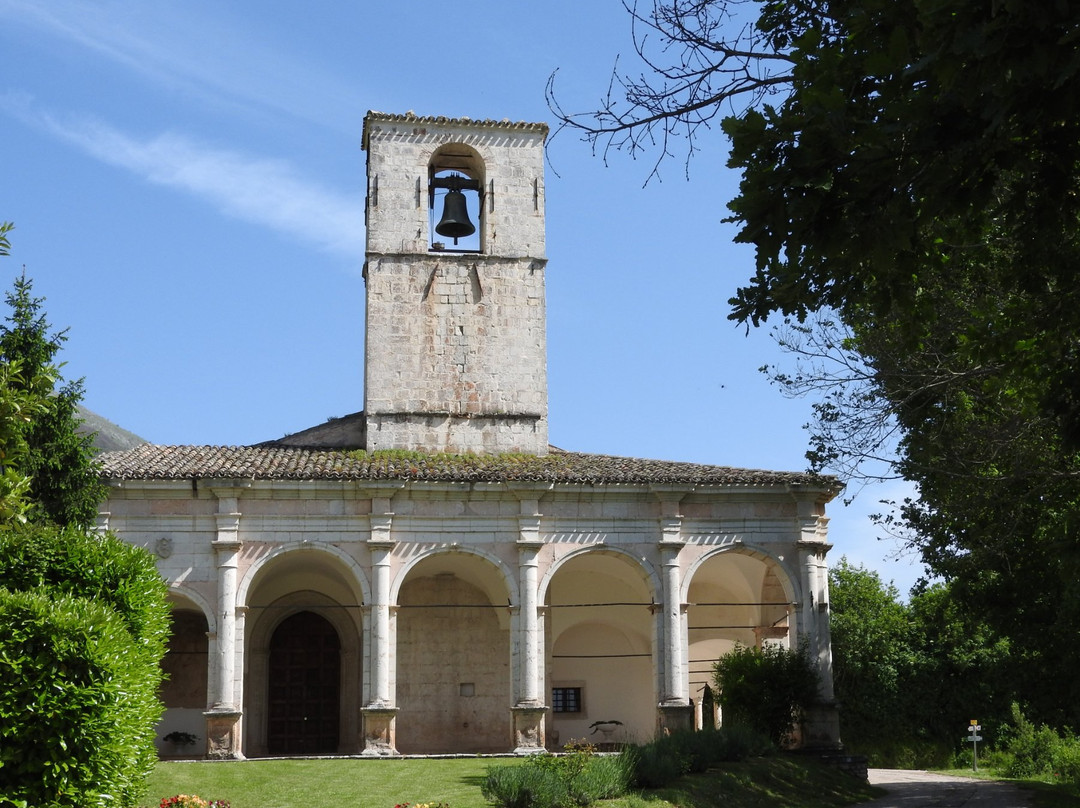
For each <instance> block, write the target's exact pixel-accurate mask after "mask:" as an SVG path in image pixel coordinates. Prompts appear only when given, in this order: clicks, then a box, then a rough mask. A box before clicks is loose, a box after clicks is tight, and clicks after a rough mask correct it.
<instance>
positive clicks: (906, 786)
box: [861, 769, 1031, 808]
mask: <svg viewBox="0 0 1080 808" xmlns="http://www.w3.org/2000/svg"><path fill="white" fill-rule="evenodd" d="M869 775H870V782H871V784H873V785H875V786H880V787H881V788H884V789H887V790H888V792H889V793H888V795H887V796H885V797H881V798H880V799H876V800H872V801H871V802H864V803H861V805H862V806H865V807H869V808H1031V801H1030V800H1029V799H1028V797H1027V795H1026V794H1025V793H1024V792H1023V791H1021V790H1020V789H1018V788H1016V787H1015V786H1012V785H1009V784H1007V783H998V782H994V781H993V780H973V779H969V778H966V777H949V776H948V775H944V774H935V773H933V772H923V771H904V770H899V769H870V771H869Z"/></svg>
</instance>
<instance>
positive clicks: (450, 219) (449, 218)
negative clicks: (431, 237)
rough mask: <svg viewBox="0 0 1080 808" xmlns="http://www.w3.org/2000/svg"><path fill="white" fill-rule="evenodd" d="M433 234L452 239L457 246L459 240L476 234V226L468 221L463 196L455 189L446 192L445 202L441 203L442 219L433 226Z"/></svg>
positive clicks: (467, 212)
mask: <svg viewBox="0 0 1080 808" xmlns="http://www.w3.org/2000/svg"><path fill="white" fill-rule="evenodd" d="M435 232H436V233H438V234H439V235H440V236H446V237H447V238H452V239H453V240H454V243H455V244H457V240H458V239H459V238H465V236H471V235H472V234H473V233H475V232H476V226H475V225H474V224H473V223H472V222H470V221H469V211H468V207H467V206H466V204H465V194H463V193H461V191H459V190H457V189H451V190H449V191H447V192H446V200H445V201H444V202H443V213H442V219H440V220H439V223H438V224H437V225H435Z"/></svg>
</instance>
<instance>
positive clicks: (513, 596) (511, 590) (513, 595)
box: [390, 546, 518, 605]
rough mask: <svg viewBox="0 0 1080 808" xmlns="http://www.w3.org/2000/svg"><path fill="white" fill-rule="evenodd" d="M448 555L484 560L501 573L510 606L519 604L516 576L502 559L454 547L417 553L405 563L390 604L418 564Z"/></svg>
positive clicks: (470, 549) (477, 549)
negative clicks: (474, 557)
mask: <svg viewBox="0 0 1080 808" xmlns="http://www.w3.org/2000/svg"><path fill="white" fill-rule="evenodd" d="M448 555H462V556H476V557H478V558H481V559H483V560H484V561H487V562H488V563H489V564H491V566H493V567H494V568H495V569H497V570H498V571H499V576H500V582H501V586H502V589H505V592H506V595H507V597H508V598H509V601H510V605H513V604H517V602H518V585H517V579H516V576H515V574H514V573H513V572H512V571H511V570H510V568H509V567H507V566H506V564H505V563H504V562H503V560H502V559H501V558H499V557H498V556H496V555H494V554H493V553H489V552H488V551H486V550H483V549H480V548H478V547H454V546H451V547H450V548H449V549H447V548H445V547H439V548H433V549H429V550H424V551H422V552H419V553H417V554H416V555H415V556H413V557H412V558H410V559H409V560H408V561H406V562H404V563H403V564H402V565H401V567H400V568H399V569H398V572H397V576H396V577H395V578H394V581H393V582H392V583H391V584H390V602H391V603H396V602H397V599H398V593H399V592H400V591H401V585H402V583H403V582H404V581H405V578H406V577H407V576H408V574H409V573H410V572H411V571H412V570H413V568H415V567H416V566H417V565H418V564H422V563H424V562H425V561H426V560H427V559H430V558H433V557H435V556H448ZM500 591H501V590H500ZM489 594H494V592H489Z"/></svg>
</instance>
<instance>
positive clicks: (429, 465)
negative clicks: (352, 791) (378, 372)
mask: <svg viewBox="0 0 1080 808" xmlns="http://www.w3.org/2000/svg"><path fill="white" fill-rule="evenodd" d="M99 459H100V460H101V463H102V477H103V478H104V479H105V480H186V479H192V478H199V479H205V478H233V479H259V480H430V481H459V482H525V481H533V482H553V483H579V484H603V483H614V484H619V483H624V484H649V483H675V484H692V485H739V486H747V485H750V486H773V485H788V484H801V485H808V486H813V487H817V488H821V489H823V490H826V491H834V492H835V491H838V490H839V485H838V483H837V481H836V479H835V478H833V477H818V476H815V475H812V474H809V473H806V472H786V471H763V470H757V469H739V468H731V467H729V466H709V465H702V464H698V463H678V462H671V461H665V460H645V459H641V458H632V457H613V456H611V455H596V454H582V453H577V452H563V451H561V450H556V451H553V452H552V453H550V454H548V455H547V456H545V457H537V456H533V455H521V454H502V455H469V454H465V455H451V454H424V453H422V452H395V451H387V452H366V451H362V450H352V451H349V450H326V449H305V448H297V447H287V446H266V445H264V446H155V445H151V444H147V445H144V446H137V447H135V448H134V449H129V450H126V451H120V452H106V453H103V454H102V455H100V458H99Z"/></svg>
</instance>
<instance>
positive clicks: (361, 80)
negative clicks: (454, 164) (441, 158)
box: [0, 0, 921, 592]
mask: <svg viewBox="0 0 1080 808" xmlns="http://www.w3.org/2000/svg"><path fill="white" fill-rule="evenodd" d="M620 54H621V55H622V60H623V61H622V62H621V63H620V64H621V65H623V66H624V67H631V66H632V62H631V60H630V57H631V56H632V55H633V54H632V45H631V40H630V28H629V20H628V18H627V15H626V12H625V11H624V10H623V7H622V5H621V3H620V2H619V0H587V2H582V0H545V2H542V3H507V2H505V0H504V1H503V2H496V1H495V0H492V1H491V2H488V1H486V0H483V1H474V0H458V2H455V3H445V2H429V1H428V0H403V1H402V2H398V3H378V4H376V3H361V2H351V3H346V2H326V0H322V1H316V2H311V3H296V2H278V1H277V0H259V2H252V0H233V2H229V3H221V2H209V1H208V0H185V2H178V1H177V0H154V2H146V0H49V2H47V3H46V2H40V0H0V131H2V133H3V144H4V148H3V170H2V174H0V221H12V222H14V223H15V230H14V231H13V232H12V234H11V241H12V251H11V257H9V258H5V259H2V260H0V269H2V271H0V281H2V282H3V285H4V288H10V282H11V280H12V279H13V278H14V277H15V276H16V275H17V274H18V273H19V272H20V270H21V268H22V267H24V266H25V268H26V272H27V274H28V275H29V276H30V277H31V278H32V279H33V281H34V289H35V293H36V294H37V295H39V296H43V297H45V298H46V310H47V313H48V316H49V319H50V321H51V322H52V323H53V324H54V325H55V326H57V327H67V328H69V329H70V330H69V332H68V336H69V341H68V343H67V346H66V348H65V350H64V353H63V359H64V360H65V361H66V362H67V366H66V368H65V373H66V375H67V376H68V377H80V376H81V377H84V378H85V383H86V397H85V401H84V403H85V404H86V406H88V407H89V408H90V409H92V410H94V411H96V412H98V413H100V414H102V415H104V416H105V417H107V418H109V419H110V420H112V421H114V422H115V423H117V424H119V425H120V426H122V427H124V428H126V429H129V430H131V431H133V432H136V433H137V434H139V435H141V436H142V437H144V438H146V439H148V440H151V441H153V442H155V443H161V444H248V443H254V442H257V441H261V440H267V439H271V438H276V437H280V436H282V435H284V434H286V433H289V432H295V431H297V430H300V429H304V428H306V427H309V426H313V425H315V424H317V423H321V422H322V421H325V420H326V419H327V418H328V417H333V416H340V415H346V414H348V413H352V412H356V411H358V410H360V409H361V408H362V406H363V386H362V370H363V294H364V286H363V279H362V277H361V269H362V266H363V249H364V232H363V192H364V159H365V155H364V153H363V152H362V151H361V149H360V135H361V128H362V122H363V118H364V114H365V113H366V112H367V110H369V109H374V110H379V111H382V112H395V113H396V112H407V111H409V110H412V111H415V112H416V113H417V114H420V115H447V116H454V117H460V116H468V117H472V118H495V119H502V118H509V119H511V120H515V121H517V120H525V121H547V122H548V123H551V124H553V123H554V121H553V118H552V115H551V113H550V111H549V110H548V108H547V106H546V104H545V101H544V86H545V83H546V81H547V79H548V77H549V76H550V75H551V74H552V72H553V71H555V70H558V76H557V81H556V86H557V89H558V94H559V97H560V100H561V102H562V104H563V106H564V108H566V109H568V110H571V111H575V110H587V109H591V108H593V107H594V106H595V105H596V104H597V103H598V100H599V99H600V97H601V96H602V95H603V93H604V92H605V90H606V88H607V83H608V78H609V75H610V71H611V67H612V64H613V62H614V60H615V58H616V56H619V55H620ZM701 145H703V146H704V150H703V151H702V152H701V153H700V154H699V155H698V156H696V157H695V158H694V160H693V161H692V163H691V165H690V172H689V178H687V176H686V173H685V171H684V167H683V165H682V163H681V162H680V161H677V160H676V161H671V162H669V163H667V164H665V165H664V166H663V167H662V170H661V177H660V181H657V180H653V181H651V182H649V183H648V185H645V184H644V183H645V180H646V178H647V176H648V174H649V171H650V170H651V168H652V157H653V155H646V156H645V157H642V158H639V159H638V160H636V161H635V160H633V159H630V158H628V157H626V156H624V155H613V156H610V157H609V159H608V160H607V165H606V166H605V163H604V160H602V159H601V158H600V157H598V156H594V155H593V154H592V153H591V151H590V148H589V146H588V145H587V144H585V143H582V142H581V141H579V140H577V139H575V137H574V136H573V135H569V134H566V133H564V134H562V135H560V136H558V137H556V138H555V139H554V140H553V141H552V142H551V143H550V144H549V152H548V159H549V166H548V173H547V227H548V232H547V241H548V259H549V264H548V272H547V292H548V349H549V354H548V368H549V371H548V372H549V406H550V437H551V441H552V443H553V444H555V445H557V446H560V447H562V448H566V449H572V450H577V451H586V452H601V453H606V454H617V455H627V456H639V457H654V458H662V459H670V460H687V461H694V462H703V463H714V464H720V465H731V466H742V467H749V468H772V469H794V470H800V469H803V468H805V465H806V463H805V459H804V457H803V453H804V452H805V449H806V433H805V431H804V430H803V429H802V425H803V424H804V423H805V422H806V421H807V420H808V418H809V415H810V402H809V401H805V400H802V401H790V400H786V399H784V398H783V397H782V396H781V395H780V392H779V391H778V390H777V389H776V388H775V387H772V386H770V384H769V382H768V380H767V379H766V378H765V377H764V376H763V375H762V374H761V373H760V372H759V371H758V368H760V367H761V366H762V365H764V364H771V363H774V362H777V361H784V359H783V357H782V356H781V355H780V354H779V352H778V351H777V349H776V347H775V344H774V342H773V340H772V338H771V336H770V334H769V333H768V330H767V329H759V330H756V331H751V332H750V333H749V334H747V333H746V331H745V329H744V328H742V327H739V326H737V325H735V324H734V323H732V322H730V321H729V320H727V304H726V301H727V299H728V298H729V297H730V296H731V294H732V293H733V292H734V290H735V288H736V287H737V286H738V285H739V284H740V283H742V282H743V281H744V280H746V279H747V278H748V277H749V276H750V274H751V272H752V269H753V263H752V253H751V252H750V250H749V249H748V248H746V247H742V246H738V245H735V244H733V243H732V236H733V235H734V229H733V228H732V226H730V225H726V224H723V223H722V221H721V220H722V219H723V217H724V216H725V213H726V209H725V204H726V202H727V201H728V200H729V199H730V198H731V197H732V196H733V195H734V193H735V191H736V189H737V185H738V176H737V175H736V174H734V173H733V172H731V171H729V170H727V169H726V168H725V167H724V163H725V161H726V158H727V143H726V140H725V139H724V137H723V136H722V134H721V133H720V132H719V130H717V131H715V132H713V133H711V134H710V135H708V136H707V137H706V139H705V140H704V141H703V142H702V144H701ZM905 490H906V489H905V488H904V487H903V486H901V485H896V486H890V485H883V486H876V487H872V488H868V489H865V490H863V491H862V492H861V493H860V494H859V496H858V497H857V498H856V501H855V503H854V505H852V506H850V507H846V508H845V507H843V506H842V505H841V504H840V503H839V502H837V503H834V504H833V505H832V506H831V509H830V515H831V517H832V522H831V524H830V536H831V539H832V541H833V544H834V548H835V549H834V550H833V551H832V554H831V557H832V558H833V559H834V560H835V559H837V558H839V557H840V556H841V555H847V556H848V558H849V560H851V561H852V562H854V563H863V564H865V565H866V566H868V567H871V568H873V569H876V570H878V571H879V572H880V574H881V575H882V577H883V578H884V579H885V580H894V581H895V582H896V584H897V586H898V587H899V588H900V589H901V591H904V592H906V590H907V588H908V587H909V586H910V584H911V583H912V582H914V580H915V579H916V578H917V577H918V576H919V575H920V574H921V567H920V566H919V565H917V564H916V563H914V562H913V559H911V558H910V557H904V558H901V559H899V560H898V559H897V558H896V555H897V551H898V549H899V548H898V547H897V545H896V544H895V543H894V542H892V541H889V540H883V541H882V540H878V539H877V536H878V535H879V533H880V531H879V530H878V529H877V528H875V527H874V526H873V525H872V523H871V522H870V520H869V519H868V517H867V514H869V513H871V512H875V511H878V510H880V506H879V505H878V501H879V500H881V499H887V498H890V497H894V496H903V494H904V492H905Z"/></svg>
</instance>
